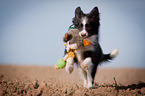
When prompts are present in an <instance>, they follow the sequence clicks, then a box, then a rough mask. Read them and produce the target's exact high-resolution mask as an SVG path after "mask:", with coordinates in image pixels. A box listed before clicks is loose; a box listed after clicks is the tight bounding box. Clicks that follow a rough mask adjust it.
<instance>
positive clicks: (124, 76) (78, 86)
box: [0, 65, 145, 96]
mask: <svg viewBox="0 0 145 96" xmlns="http://www.w3.org/2000/svg"><path fill="white" fill-rule="evenodd" d="M95 82H96V83H95V84H94V88H92V89H87V88H83V80H82V79H81V78H80V76H79V74H78V72H77V70H74V72H73V73H72V74H70V75H69V74H67V73H66V72H65V70H64V69H60V70H55V69H54V68H52V67H48V66H47V67H40V66H10V65H7V66H6V65H0V96H5V95H6V96H17V95H23V96H114V95H116V96H122V95H123V96H143V95H145V69H132V68H122V69H104V68H99V69H98V71H97V75H96V77H95Z"/></svg>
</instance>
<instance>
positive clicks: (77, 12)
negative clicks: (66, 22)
mask: <svg viewBox="0 0 145 96" xmlns="http://www.w3.org/2000/svg"><path fill="white" fill-rule="evenodd" d="M82 16H83V12H82V10H81V8H80V7H77V8H76V10H75V17H76V18H81V17H82Z"/></svg>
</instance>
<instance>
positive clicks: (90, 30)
mask: <svg viewBox="0 0 145 96" xmlns="http://www.w3.org/2000/svg"><path fill="white" fill-rule="evenodd" d="M99 20H100V17H99V10H98V8H97V7H94V9H93V10H92V11H91V12H90V13H89V14H84V13H83V12H82V10H81V8H80V7H78V8H76V10H75V17H74V18H73V21H72V22H73V25H74V28H77V29H79V35H80V36H81V37H82V38H84V39H85V38H87V39H88V40H90V41H91V45H89V46H84V47H82V48H80V50H77V51H75V55H76V57H75V58H74V62H75V63H76V64H77V68H78V70H79V72H80V74H81V75H82V77H83V79H84V85H83V86H84V87H86V88H92V87H93V83H94V77H95V74H96V70H97V67H98V65H99V64H101V63H102V62H105V61H109V60H112V59H113V58H114V57H116V55H117V54H118V49H115V50H113V51H112V52H111V53H110V54H103V52H102V49H101V47H100V45H99V26H100V22H99ZM65 54H66V53H65ZM74 62H72V61H71V60H67V64H66V71H67V72H68V73H71V72H72V71H73V63H74Z"/></svg>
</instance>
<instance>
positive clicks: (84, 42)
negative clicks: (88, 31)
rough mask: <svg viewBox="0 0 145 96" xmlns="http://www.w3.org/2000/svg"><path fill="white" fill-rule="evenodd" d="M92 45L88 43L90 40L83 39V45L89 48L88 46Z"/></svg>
mask: <svg viewBox="0 0 145 96" xmlns="http://www.w3.org/2000/svg"><path fill="white" fill-rule="evenodd" d="M90 44H91V42H90V41H88V40H86V39H83V45H84V46H88V45H90Z"/></svg>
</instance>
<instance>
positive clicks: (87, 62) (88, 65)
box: [81, 57, 93, 88]
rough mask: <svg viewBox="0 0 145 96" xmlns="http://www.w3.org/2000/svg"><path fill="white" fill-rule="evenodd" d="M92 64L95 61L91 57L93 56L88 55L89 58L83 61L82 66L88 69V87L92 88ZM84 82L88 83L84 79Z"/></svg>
mask: <svg viewBox="0 0 145 96" xmlns="http://www.w3.org/2000/svg"><path fill="white" fill-rule="evenodd" d="M92 65H93V63H92V59H91V57H88V58H86V59H85V60H84V61H83V62H82V63H81V66H82V68H83V69H84V70H85V71H86V73H87V84H86V85H87V86H86V87H87V88H91V87H93V85H92V80H93V78H92V76H91V67H92ZM84 83H86V82H85V81H84Z"/></svg>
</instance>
